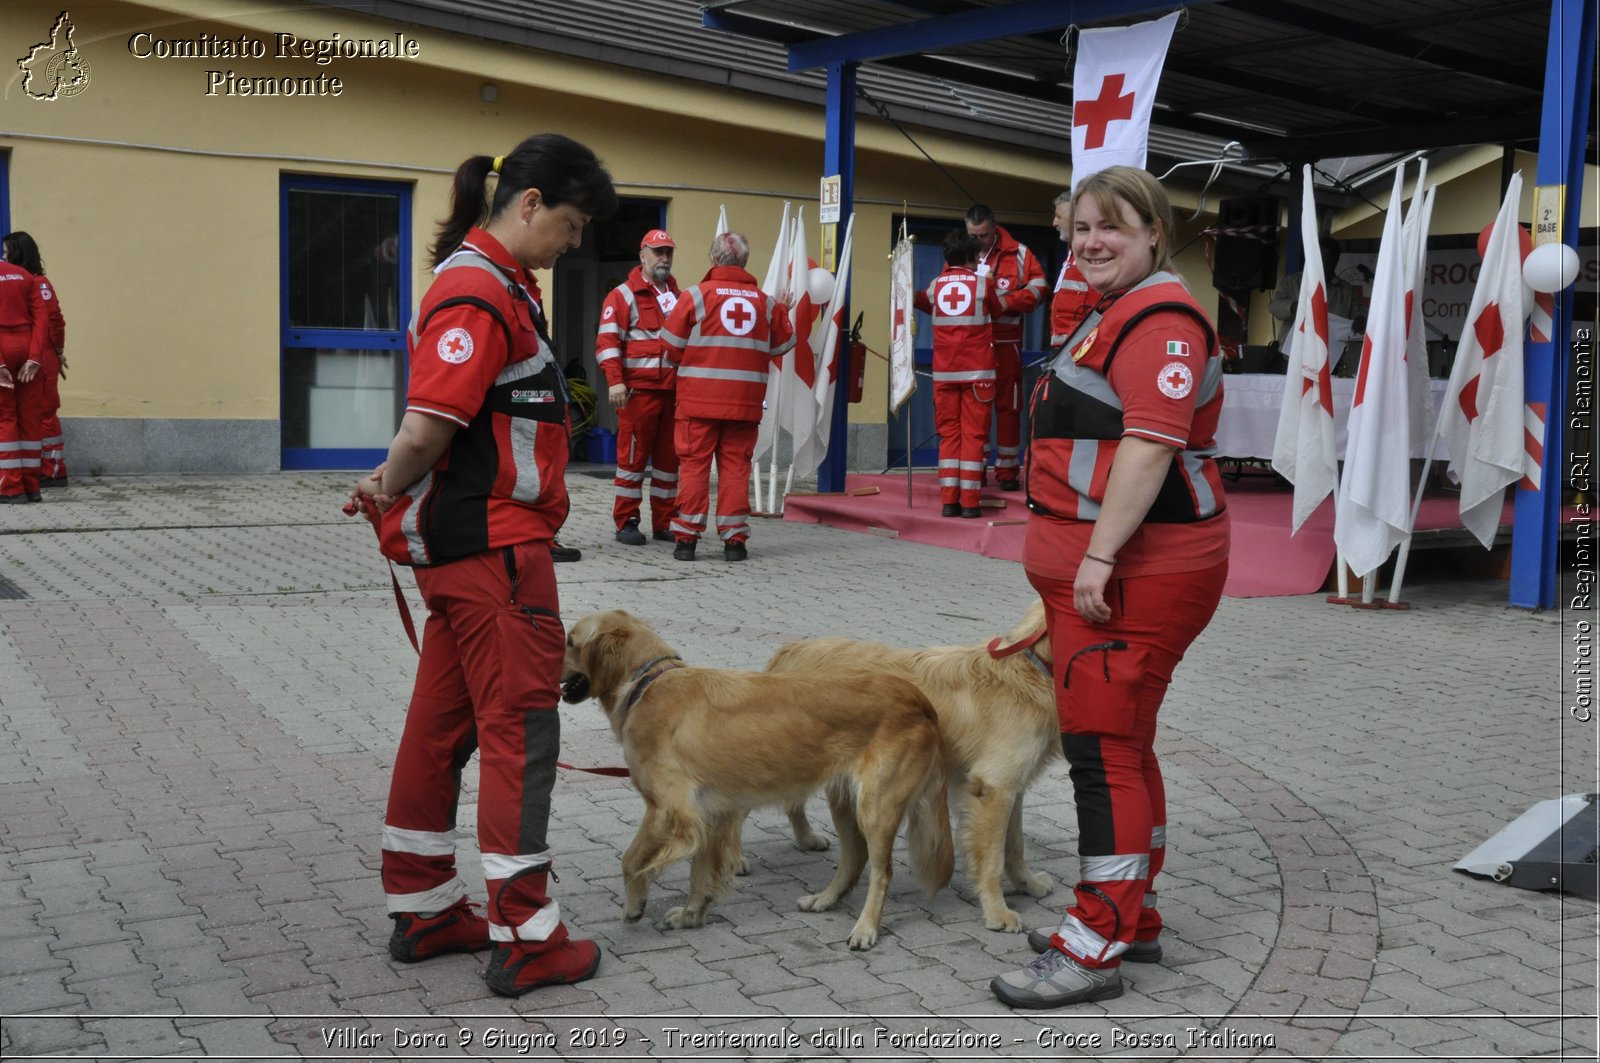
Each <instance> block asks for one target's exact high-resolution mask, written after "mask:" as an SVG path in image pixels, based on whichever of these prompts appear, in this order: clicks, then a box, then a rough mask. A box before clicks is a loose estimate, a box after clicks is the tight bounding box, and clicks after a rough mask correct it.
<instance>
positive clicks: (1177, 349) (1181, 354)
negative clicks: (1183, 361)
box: [1167, 340, 1189, 358]
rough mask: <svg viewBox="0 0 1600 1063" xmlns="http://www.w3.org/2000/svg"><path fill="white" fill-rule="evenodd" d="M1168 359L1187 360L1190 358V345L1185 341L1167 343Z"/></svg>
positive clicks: (1169, 341)
mask: <svg viewBox="0 0 1600 1063" xmlns="http://www.w3.org/2000/svg"><path fill="white" fill-rule="evenodd" d="M1167 357H1168V358H1187V357H1189V345H1188V344H1187V343H1185V342H1184V341H1183V340H1168V341H1167Z"/></svg>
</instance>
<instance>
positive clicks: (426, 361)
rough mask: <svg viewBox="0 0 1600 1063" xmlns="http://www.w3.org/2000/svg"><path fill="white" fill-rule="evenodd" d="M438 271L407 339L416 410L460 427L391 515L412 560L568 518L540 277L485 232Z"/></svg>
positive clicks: (432, 561)
mask: <svg viewBox="0 0 1600 1063" xmlns="http://www.w3.org/2000/svg"><path fill="white" fill-rule="evenodd" d="M436 272H437V273H438V277H437V278H436V279H435V280H434V282H433V286H432V287H430V288H429V289H428V294H427V295H426V296H424V297H423V300H422V306H421V308H420V309H419V310H418V312H417V318H416V320H415V321H414V322H412V325H411V331H410V334H409V336H408V337H407V339H408V341H409V347H408V349H409V352H410V360H411V380H410V383H409V385H408V387H407V390H406V410H407V411H408V412H409V411H413V410H414V411H417V412H420V413H425V414H427V415H428V416H430V417H438V418H441V419H443V420H446V421H451V422H454V423H455V424H457V425H459V426H460V427H459V428H458V429H457V431H456V433H455V435H454V437H452V438H451V440H450V445H449V447H447V448H446V449H445V452H444V456H443V457H441V458H440V459H439V462H438V464H437V465H435V466H434V467H433V469H432V470H431V471H430V472H428V474H427V475H425V476H423V477H422V479H420V480H418V481H417V482H416V483H414V484H412V485H411V486H410V487H409V488H408V489H407V490H406V492H405V493H404V494H403V495H401V497H400V499H399V501H397V502H396V503H395V505H394V506H393V507H392V508H391V509H390V510H389V511H388V512H387V513H385V514H384V515H383V518H382V522H381V523H380V525H379V533H380V536H379V537H380V539H381V541H382V546H383V552H384V554H385V555H386V556H388V557H389V558H390V559H392V560H394V561H398V562H399V563H401V564H404V565H436V564H439V563H441V562H445V561H454V560H457V559H459V558H463V557H470V556H472V555H473V554H479V553H483V552H484V551H486V550H490V549H494V548H497V547H501V546H512V545H515V544H517V543H523V542H529V541H533V540H547V539H553V538H554V537H555V533H556V531H557V530H558V529H560V527H561V524H562V522H563V521H565V520H566V519H567V485H566V481H565V480H564V479H563V477H564V475H565V473H566V468H567V455H568V451H569V448H570V442H569V439H568V422H567V387H566V379H565V378H564V377H563V376H562V375H561V370H560V368H559V367H558V366H557V365H556V361H555V353H554V351H553V350H552V348H551V345H550V339H549V335H548V330H547V329H546V327H545V322H544V311H543V309H542V308H541V307H540V305H539V286H538V283H537V282H536V281H535V280H534V279H533V274H532V273H531V272H529V271H528V270H525V269H523V268H522V267H521V266H519V265H518V264H517V263H516V260H515V259H513V258H512V257H511V255H510V253H509V252H507V251H506V249H505V248H504V247H503V246H501V244H500V242H499V241H498V240H496V239H495V238H494V237H492V236H490V235H489V234H488V233H486V232H484V231H483V230H482V229H478V228H473V229H472V230H470V231H469V232H468V233H467V239H466V241H465V242H464V243H463V244H462V245H461V247H460V249H458V250H457V251H456V252H455V253H454V254H452V255H451V256H450V257H449V258H448V259H446V260H445V262H444V264H443V265H441V266H440V267H439V269H438V270H437V271H436Z"/></svg>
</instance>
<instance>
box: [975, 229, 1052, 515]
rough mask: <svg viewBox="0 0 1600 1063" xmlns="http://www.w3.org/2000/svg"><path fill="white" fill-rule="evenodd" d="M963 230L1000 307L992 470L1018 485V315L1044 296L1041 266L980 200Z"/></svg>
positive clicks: (1008, 484)
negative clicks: (973, 239)
mask: <svg viewBox="0 0 1600 1063" xmlns="http://www.w3.org/2000/svg"><path fill="white" fill-rule="evenodd" d="M967 232H968V234H970V235H972V236H976V237H977V238H978V245H979V246H978V269H977V273H978V276H980V277H988V278H989V282H990V283H991V284H993V285H994V287H995V291H996V293H997V294H998V295H999V296H1000V303H1001V305H1002V307H1003V310H1002V312H1001V315H1000V316H999V317H998V318H996V319H995V322H994V364H995V374H996V376H995V389H994V422H995V459H994V475H995V479H997V480H999V481H1000V489H1001V490H1002V491H1015V490H1018V489H1019V488H1020V487H1021V486H1022V318H1023V315H1024V314H1027V313H1028V312H1029V311H1031V310H1032V309H1033V308H1034V307H1036V306H1038V305H1039V304H1040V303H1041V302H1043V301H1044V293H1045V279H1044V267H1043V266H1041V265H1039V260H1038V259H1037V258H1035V257H1033V252H1032V251H1029V250H1028V249H1027V248H1026V247H1024V246H1023V245H1021V244H1019V243H1017V240H1016V237H1014V236H1012V235H1011V234H1010V233H1008V232H1006V230H1005V229H1004V228H1002V227H1001V226H1000V225H998V224H996V223H995V220H994V211H992V210H990V209H989V208H988V207H987V206H985V205H984V204H982V203H974V204H973V205H972V207H971V209H969V210H968V211H967Z"/></svg>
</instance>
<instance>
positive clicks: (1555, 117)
mask: <svg viewBox="0 0 1600 1063" xmlns="http://www.w3.org/2000/svg"><path fill="white" fill-rule="evenodd" d="M1597 4H1600V0H1552V3H1551V5H1550V35H1549V40H1550V44H1549V47H1548V50H1547V51H1546V53H1545V75H1544V110H1543V113H1542V115H1541V117H1540V122H1539V166H1538V170H1537V171H1536V173H1537V180H1536V184H1538V185H1539V186H1540V187H1541V188H1544V189H1546V190H1547V191H1545V192H1544V193H1543V195H1550V194H1552V193H1551V192H1550V191H1549V189H1550V186H1560V187H1561V188H1562V189H1563V190H1564V192H1563V200H1564V202H1563V209H1562V214H1561V242H1562V243H1564V244H1567V245H1568V246H1569V247H1572V246H1576V245H1577V242H1578V221H1579V215H1580V214H1581V213H1582V204H1583V167H1584V157H1585V153H1586V148H1587V145H1588V140H1587V137H1588V126H1589V92H1590V87H1591V85H1592V84H1593V78H1594V63H1595V25H1596V24H1595V10H1596V6H1597ZM1552 319H1553V320H1552V327H1551V330H1550V341H1549V342H1541V343H1528V344H1527V345H1526V347H1525V348H1524V354H1523V387H1524V391H1525V395H1526V398H1527V401H1528V402H1531V403H1543V404H1544V408H1545V439H1544V465H1543V474H1542V479H1541V489H1540V490H1538V491H1529V490H1524V489H1522V488H1518V490H1517V497H1516V510H1515V517H1514V521H1515V523H1514V525H1513V527H1512V532H1511V604H1512V605H1517V606H1522V607H1524V608H1530V609H1531V608H1544V609H1549V608H1553V607H1554V606H1555V604H1556V591H1557V586H1556V570H1557V568H1558V565H1559V562H1560V557H1561V553H1560V551H1561V496H1562V495H1563V494H1564V493H1565V492H1564V489H1565V486H1566V469H1565V465H1566V447H1565V439H1564V435H1565V429H1566V427H1567V362H1568V360H1569V359H1570V357H1571V351H1570V349H1569V347H1568V336H1569V334H1570V332H1571V329H1572V289H1571V288H1570V287H1569V288H1567V289H1566V290H1565V291H1563V292H1560V293H1558V294H1557V296H1556V300H1555V312H1554V314H1552Z"/></svg>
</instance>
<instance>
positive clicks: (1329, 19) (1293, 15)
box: [1228, 0, 1544, 92]
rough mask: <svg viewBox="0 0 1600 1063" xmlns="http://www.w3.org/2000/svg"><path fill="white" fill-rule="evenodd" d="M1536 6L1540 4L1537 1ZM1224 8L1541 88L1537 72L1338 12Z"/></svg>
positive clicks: (1243, 0) (1256, 2) (1266, 1)
mask: <svg viewBox="0 0 1600 1063" xmlns="http://www.w3.org/2000/svg"><path fill="white" fill-rule="evenodd" d="M1536 6H1540V7H1542V6H1544V5H1543V3H1542V2H1541V3H1539V4H1537V5H1536ZM1228 8H1229V10H1232V11H1241V12H1244V13H1245V14H1248V15H1253V16H1254V17H1256V18H1259V19H1262V20H1264V21H1267V22H1276V23H1278V24H1280V25H1284V26H1294V27H1295V28H1297V29H1302V30H1305V31H1307V32H1308V33H1310V34H1313V35H1314V36H1317V37H1330V38H1332V39H1334V40H1339V41H1346V42H1348V43H1350V44H1356V45H1360V46H1361V47H1363V48H1370V49H1372V50H1373V51H1375V52H1382V53H1384V54H1386V55H1393V56H1397V57H1399V58H1401V59H1410V60H1412V61H1415V62H1421V63H1427V64H1428V65H1429V66H1436V67H1443V68H1444V69H1447V70H1455V71H1458V72H1460V73H1461V74H1463V75H1465V76H1471V77H1477V78H1482V79H1483V80H1485V81H1495V82H1499V83H1500V84H1502V85H1511V86H1514V87H1516V88H1519V89H1527V90H1528V91H1529V92H1538V91H1540V90H1541V89H1542V88H1543V84H1542V83H1541V81H1540V80H1539V76H1538V75H1539V72H1538V71H1527V72H1525V73H1523V72H1515V71H1512V72H1508V71H1507V70H1506V69H1505V67H1504V66H1503V65H1502V66H1497V65H1496V64H1495V63H1494V61H1493V60H1492V59H1488V58H1485V57H1484V56H1481V55H1474V54H1472V53H1471V52H1463V51H1458V50H1457V49H1455V48H1450V47H1448V46H1446V45H1442V44H1435V43H1433V42H1432V41H1425V40H1420V39H1418V38H1416V37H1407V36H1405V35H1404V34H1403V33H1401V32H1399V31H1398V30H1396V29H1395V28H1394V27H1390V26H1371V25H1368V24H1366V23H1363V22H1354V21H1352V20H1350V19H1347V18H1341V17H1340V16H1338V15H1332V14H1328V13H1327V12H1326V11H1313V10H1310V9H1308V8H1304V7H1300V6H1298V5H1297V4H1290V3H1285V2H1284V0H1228ZM1489 9H1490V10H1493V11H1496V12H1497V13H1500V12H1503V11H1504V10H1505V5H1490V8H1489Z"/></svg>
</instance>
